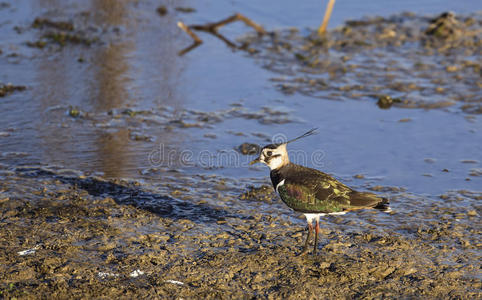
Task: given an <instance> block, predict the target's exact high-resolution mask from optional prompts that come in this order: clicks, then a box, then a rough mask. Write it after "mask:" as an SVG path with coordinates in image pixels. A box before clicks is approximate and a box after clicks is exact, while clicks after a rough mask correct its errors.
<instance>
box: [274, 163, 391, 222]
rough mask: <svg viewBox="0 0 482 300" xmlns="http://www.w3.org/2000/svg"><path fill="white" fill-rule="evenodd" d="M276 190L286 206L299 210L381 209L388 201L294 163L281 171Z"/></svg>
mask: <svg viewBox="0 0 482 300" xmlns="http://www.w3.org/2000/svg"><path fill="white" fill-rule="evenodd" d="M284 178H285V182H284V185H283V186H281V187H280V188H279V189H278V191H279V193H280V196H281V199H282V200H283V202H285V203H286V204H287V205H288V206H289V207H291V208H293V209H294V210H296V211H300V212H311V213H333V212H341V211H345V210H355V209H361V208H380V209H383V208H384V207H385V206H386V204H387V203H388V200H387V199H385V198H381V197H379V196H377V195H375V194H373V193H368V192H357V191H354V190H352V189H351V188H349V187H348V186H346V185H344V184H343V183H341V182H339V181H337V180H336V179H334V178H333V177H332V176H330V175H328V174H325V173H323V172H320V171H318V170H315V169H311V168H305V167H301V166H297V165H295V166H294V167H291V168H290V170H289V172H286V174H284Z"/></svg>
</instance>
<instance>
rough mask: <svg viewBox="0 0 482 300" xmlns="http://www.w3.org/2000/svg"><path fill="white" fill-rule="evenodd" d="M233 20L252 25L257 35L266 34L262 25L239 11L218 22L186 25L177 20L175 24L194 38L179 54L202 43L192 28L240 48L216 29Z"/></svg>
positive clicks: (232, 46)
mask: <svg viewBox="0 0 482 300" xmlns="http://www.w3.org/2000/svg"><path fill="white" fill-rule="evenodd" d="M235 21H242V22H244V24H246V25H247V26H249V27H252V28H253V29H254V30H256V32H257V33H258V35H263V34H266V31H265V30H264V29H263V27H262V26H260V25H259V24H257V23H255V22H254V21H252V20H251V19H249V18H248V17H246V16H243V15H242V14H240V13H237V14H234V15H232V16H230V17H228V18H226V19H223V20H221V21H219V22H215V23H208V24H204V25H190V26H187V25H186V24H184V23H183V22H178V23H177V26H178V27H179V28H181V29H182V30H183V31H184V32H186V33H187V34H188V35H189V36H190V37H191V38H192V39H193V40H194V43H193V44H192V45H190V46H189V47H187V48H185V49H183V50H181V51H180V52H179V55H183V54H185V53H187V52H189V51H191V50H192V49H194V48H196V47H197V46H199V45H200V44H202V42H203V41H202V40H201V39H200V38H199V37H198V36H197V34H195V33H194V31H193V30H197V31H204V32H207V33H210V34H212V35H214V36H216V37H217V38H219V39H220V40H222V41H223V42H225V43H226V45H228V46H229V47H231V48H237V49H242V47H238V46H236V44H235V43H233V42H231V41H230V40H228V39H227V38H225V37H224V36H223V35H222V34H220V33H219V32H218V29H219V28H220V27H222V26H224V25H227V24H229V23H232V22H235Z"/></svg>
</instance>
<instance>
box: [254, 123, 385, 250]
mask: <svg viewBox="0 0 482 300" xmlns="http://www.w3.org/2000/svg"><path fill="white" fill-rule="evenodd" d="M316 130H317V128H313V129H311V130H309V131H308V132H306V133H304V134H302V135H300V136H298V137H296V138H294V139H292V140H289V141H287V142H282V143H276V144H269V145H266V146H264V147H263V148H262V149H261V151H260V154H259V157H258V158H256V159H254V160H253V161H251V162H250V163H249V164H250V165H252V164H255V163H263V164H266V165H267V166H268V167H269V168H270V170H271V171H270V177H271V182H272V184H273V188H274V190H275V191H276V193H277V194H278V195H279V197H280V198H281V200H282V201H283V202H284V203H285V204H286V205H287V206H288V207H290V208H291V209H293V210H294V211H296V212H300V213H303V214H304V215H305V217H306V222H307V223H308V235H307V237H306V241H305V244H304V247H303V250H302V251H301V253H299V255H305V254H306V253H308V251H309V250H308V247H309V243H310V239H311V236H312V234H313V221H315V227H314V230H315V244H314V248H313V252H312V254H313V255H315V254H316V250H317V247H318V235H319V231H320V225H319V223H320V217H321V216H325V215H333V214H334V215H338V214H345V213H346V212H349V211H353V210H358V209H370V208H374V209H378V210H382V211H387V212H388V211H390V207H389V206H388V205H389V200H388V199H387V198H384V197H380V196H378V195H376V194H374V193H370V192H358V191H355V190H354V189H352V188H350V187H348V186H346V185H345V184H343V183H341V182H340V181H338V180H336V179H335V178H333V177H332V176H331V175H329V174H326V173H323V172H321V171H319V170H316V169H312V168H308V167H305V166H301V165H297V164H294V163H292V162H290V159H289V156H288V151H287V149H286V146H287V145H288V144H289V143H292V142H294V141H297V140H299V139H302V138H305V137H308V136H311V135H314V134H316V133H317V132H316Z"/></svg>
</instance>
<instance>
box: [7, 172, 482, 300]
mask: <svg viewBox="0 0 482 300" xmlns="http://www.w3.org/2000/svg"><path fill="white" fill-rule="evenodd" d="M0 177H1V183H0V191H1V192H2V194H1V195H2V197H1V199H0V218H1V220H2V222H1V223H0V224H1V225H0V226H1V230H0V235H1V239H0V241H1V243H2V247H0V248H1V251H0V261H1V264H0V265H1V272H0V274H1V275H0V282H1V284H0V293H1V296H2V297H5V298H11V297H19V298H36V297H38V296H42V295H43V296H48V297H56V298H57V297H60V298H71V297H73V298H77V297H78V296H79V295H82V297H101V296H109V297H114V296H119V297H134V296H135V297H163V298H164V297H168V298H176V299H177V298H180V297H181V298H184V297H189V298H226V297H236V298H252V297H255V298H265V297H267V298H273V299H277V298H300V297H302V298H317V297H319V295H323V297H325V298H340V297H343V298H385V297H389V298H392V297H403V298H411V297H417V298H419V297H423V298H431V299H434V298H446V297H449V298H456V299H476V298H479V297H480V296H481V293H480V290H481V288H482V286H481V281H480V279H481V278H480V264H479V262H480V259H481V257H480V253H481V252H480V249H481V247H482V244H481V240H480V236H481V235H480V234H481V232H480V228H481V222H480V213H481V207H480V205H479V204H476V203H479V202H480V200H481V199H482V194H480V193H473V192H468V191H453V192H448V193H446V194H444V195H441V196H440V199H441V203H440V204H439V205H437V206H432V205H429V206H427V205H423V200H424V199H417V197H415V196H414V195H407V194H404V193H403V192H402V193H400V191H398V190H394V189H389V188H388V189H384V190H385V191H388V190H389V191H390V192H391V193H392V199H395V200H393V202H395V203H396V202H397V200H396V199H400V198H399V197H403V198H412V201H411V202H410V204H411V205H414V206H415V207H414V208H413V209H414V213H405V212H404V213H398V212H397V211H396V209H395V211H394V212H392V213H390V214H385V213H376V212H371V211H366V212H360V214H361V218H362V219H363V220H364V221H361V219H358V218H357V216H356V215H357V214H356V213H355V214H354V215H353V216H351V217H348V218H342V217H328V218H326V219H324V220H323V221H322V225H323V226H322V230H321V232H322V238H321V246H320V247H319V249H318V254H317V255H315V256H312V255H307V256H303V257H298V256H296V253H298V252H299V251H300V250H301V244H302V243H303V238H304V235H305V231H304V222H303V220H301V219H296V218H291V219H290V218H286V216H284V214H286V215H290V214H291V215H293V214H294V213H293V212H290V211H289V210H288V209H287V208H283V206H282V203H279V202H280V201H279V200H277V199H276V198H275V197H274V196H275V195H274V193H273V190H272V188H271V187H270V186H268V185H266V186H263V185H261V186H259V187H251V188H248V189H247V190H244V189H243V188H241V189H239V191H240V192H241V193H240V194H239V195H237V196H236V195H234V194H233V195H231V194H230V193H228V194H227V195H226V196H220V195H222V193H223V191H224V190H226V189H229V190H230V191H231V190H232V188H231V186H230V184H229V183H226V182H225V181H224V180H223V179H222V178H216V179H213V180H211V181H210V183H206V184H207V185H209V187H208V186H205V187H206V188H210V189H211V190H212V191H214V192H215V194H213V196H209V195H206V194H205V196H204V197H202V198H204V199H205V200H201V201H197V202H196V201H191V202H190V201H186V200H184V201H181V200H179V199H182V198H184V199H186V198H185V197H187V196H188V195H189V193H190V192H189V190H182V189H181V190H179V191H178V192H175V193H174V196H173V195H169V194H168V191H169V189H165V192H166V193H163V192H159V191H158V192H153V191H151V190H149V189H147V188H146V187H145V186H143V185H142V184H141V183H139V182H134V181H130V182H129V181H123V180H106V179H102V178H99V177H91V176H85V175H83V174H79V173H78V172H76V171H73V170H65V169H58V168H55V167H50V168H49V167H40V166H37V167H35V166H32V167H18V168H7V167H6V166H3V167H2V169H1V172H0ZM194 189H195V188H194ZM160 190H161V191H162V189H160ZM243 190H244V191H243ZM375 190H380V188H376V189H375ZM171 192H172V190H171ZM216 194H217V195H218V196H214V195H216ZM397 194H398V195H397ZM216 197H225V198H224V199H223V198H217V199H213V198H216ZM210 198H211V199H210ZM193 200H194V199H193ZM230 201H233V203H234V201H237V202H238V204H237V205H236V204H232V205H230ZM474 201H475V203H474ZM216 202H217V204H215V203H216ZM454 202H455V203H460V202H467V203H471V204H469V205H466V206H465V207H466V208H467V209H460V206H454V205H451V203H454ZM239 203H240V204H239ZM267 203H268V204H270V205H272V206H273V205H274V206H275V207H274V208H273V210H276V209H278V208H279V209H280V213H277V214H276V213H274V214H271V215H270V214H266V213H261V212H259V207H261V206H263V205H265V204H267ZM243 205H244V206H243ZM397 206H398V205H397V204H395V207H397ZM415 209H416V210H415ZM420 215H423V216H424V217H423V219H419V218H418V216H420ZM380 218H389V219H391V221H390V222H391V223H392V224H395V225H392V226H389V227H385V226H384V225H383V222H381V220H380Z"/></svg>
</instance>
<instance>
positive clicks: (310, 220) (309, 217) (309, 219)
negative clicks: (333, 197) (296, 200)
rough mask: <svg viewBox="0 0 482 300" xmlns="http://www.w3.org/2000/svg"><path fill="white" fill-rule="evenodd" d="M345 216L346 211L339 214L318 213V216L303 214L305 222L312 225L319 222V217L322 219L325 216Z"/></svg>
mask: <svg viewBox="0 0 482 300" xmlns="http://www.w3.org/2000/svg"><path fill="white" fill-rule="evenodd" d="M344 214H346V211H339V212H333V213H327V214H325V213H319V214H304V215H305V217H306V222H308V224H309V223H313V221H319V220H320V217H324V216H326V215H330V216H334V215H344Z"/></svg>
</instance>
